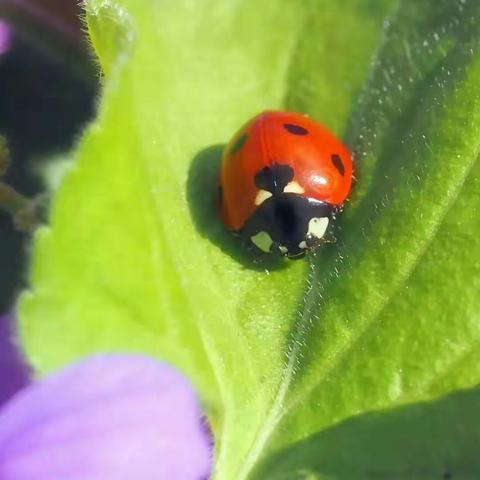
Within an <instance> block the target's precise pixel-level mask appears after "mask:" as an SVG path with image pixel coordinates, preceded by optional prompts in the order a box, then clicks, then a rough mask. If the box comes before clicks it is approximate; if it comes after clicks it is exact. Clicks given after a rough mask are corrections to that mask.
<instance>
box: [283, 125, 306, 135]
mask: <svg viewBox="0 0 480 480" xmlns="http://www.w3.org/2000/svg"><path fill="white" fill-rule="evenodd" d="M283 128H285V130H286V131H287V132H289V133H292V134H293V135H308V130H307V129H306V128H303V127H301V126H300V125H293V124H292V123H284V124H283Z"/></svg>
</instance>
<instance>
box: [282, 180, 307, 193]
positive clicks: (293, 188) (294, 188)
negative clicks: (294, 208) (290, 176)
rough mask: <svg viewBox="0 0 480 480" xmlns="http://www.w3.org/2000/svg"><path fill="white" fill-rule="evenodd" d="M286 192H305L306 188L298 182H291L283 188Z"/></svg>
mask: <svg viewBox="0 0 480 480" xmlns="http://www.w3.org/2000/svg"><path fill="white" fill-rule="evenodd" d="M283 191H284V192H285V193H300V194H302V193H305V190H304V189H303V188H302V187H301V186H300V184H298V183H297V182H290V183H288V184H287V186H286V187H285V188H284V189H283Z"/></svg>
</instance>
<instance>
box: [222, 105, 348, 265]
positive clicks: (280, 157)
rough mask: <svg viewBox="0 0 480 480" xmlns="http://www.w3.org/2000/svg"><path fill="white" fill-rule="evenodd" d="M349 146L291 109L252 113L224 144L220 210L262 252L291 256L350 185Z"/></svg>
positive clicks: (320, 234) (319, 236) (324, 222)
mask: <svg viewBox="0 0 480 480" xmlns="http://www.w3.org/2000/svg"><path fill="white" fill-rule="evenodd" d="M352 175H353V164H352V157H351V154H350V152H349V151H348V149H347V148H346V147H345V146H344V145H343V144H342V143H341V142H340V141H339V140H338V139H337V138H335V136H334V135H333V134H332V133H330V132H329V131H328V130H327V129H326V128H325V127H324V126H322V125H320V124H319V123H317V122H315V121H314V120H312V119H310V118H309V117H307V116H305V115H302V114H299V113H292V112H279V111H267V112H263V113H261V114H260V115H258V116H256V117H254V118H253V119H252V120H250V121H249V122H248V123H247V124H246V125H244V126H243V127H242V128H241V129H240V131H239V132H238V133H237V134H236V135H235V136H234V137H233V138H232V140H231V141H230V143H229V144H228V145H227V147H226V148H225V150H224V153H223V158H222V164H221V171H220V187H219V197H220V198H219V209H220V217H221V219H222V221H223V223H224V224H225V226H226V227H227V228H228V229H229V230H232V231H234V232H237V233H239V234H240V235H242V236H243V237H244V238H246V239H247V240H248V241H249V242H252V243H253V244H254V245H255V246H256V247H257V248H258V249H260V250H262V251H263V252H269V253H275V252H276V253H278V254H280V255H283V256H286V257H288V258H291V259H298V258H302V257H303V256H304V255H305V253H306V252H307V251H309V250H311V249H313V248H315V247H317V246H318V245H319V244H321V243H322V240H323V238H324V236H325V233H326V231H327V228H328V226H329V224H330V222H331V221H332V219H334V217H335V214H336V213H337V212H338V211H339V210H340V208H341V207H342V204H343V202H344V201H345V199H346V198H347V195H348V194H349V192H350V188H351V185H352Z"/></svg>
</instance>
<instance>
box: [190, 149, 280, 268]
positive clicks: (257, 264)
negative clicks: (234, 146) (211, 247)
mask: <svg viewBox="0 0 480 480" xmlns="http://www.w3.org/2000/svg"><path fill="white" fill-rule="evenodd" d="M223 149H224V145H214V146H211V147H208V148H206V149H204V150H202V151H200V152H199V153H198V154H197V155H195V157H194V159H193V161H192V163H191V166H190V170H189V172H188V180H187V200H188V206H189V208H190V215H191V216H192V219H193V223H194V225H195V227H196V229H197V231H198V232H199V233H200V235H202V236H203V237H205V238H208V240H210V241H211V242H212V243H213V244H215V245H216V246H217V247H218V248H220V250H222V252H224V253H225V254H226V255H228V256H230V257H231V258H233V259H234V260H235V261H237V262H238V263H240V264H242V265H243V266H244V267H245V268H248V269H250V270H257V271H265V270H279V269H281V268H285V266H286V264H287V262H286V261H285V260H284V259H283V258H279V257H274V256H272V255H268V254H262V253H261V252H259V251H257V250H256V249H255V248H254V247H253V246H248V245H245V241H244V240H242V238H241V237H238V236H235V235H233V234H232V232H229V231H228V230H227V229H226V228H225V226H224V225H223V223H222V221H221V220H220V217H219V215H218V208H217V195H218V176H219V172H220V163H221V160H222V152H223Z"/></svg>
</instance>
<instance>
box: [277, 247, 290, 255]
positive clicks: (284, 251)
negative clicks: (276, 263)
mask: <svg viewBox="0 0 480 480" xmlns="http://www.w3.org/2000/svg"><path fill="white" fill-rule="evenodd" d="M278 249H279V250H280V253H283V254H285V253H288V248H287V247H286V246H285V245H279V246H278Z"/></svg>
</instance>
